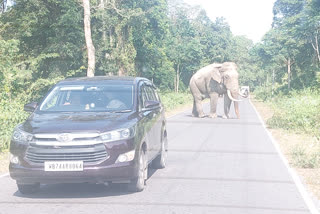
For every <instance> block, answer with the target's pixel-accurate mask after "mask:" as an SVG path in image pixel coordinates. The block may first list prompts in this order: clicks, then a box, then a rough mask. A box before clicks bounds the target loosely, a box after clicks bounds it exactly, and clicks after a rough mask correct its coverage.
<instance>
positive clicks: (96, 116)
mask: <svg viewBox="0 0 320 214" xmlns="http://www.w3.org/2000/svg"><path fill="white" fill-rule="evenodd" d="M134 120H135V113H132V112H129V113H108V112H79V113H40V114H37V113H33V114H31V115H30V117H29V118H28V120H27V121H26V122H25V123H24V124H23V129H24V131H26V132H29V133H32V134H40V133H72V132H95V133H96V132H98V133H102V132H107V131H110V130H115V129H119V128H125V127H126V128H127V127H130V126H132V125H133V124H134Z"/></svg>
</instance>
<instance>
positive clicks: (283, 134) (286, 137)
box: [251, 99, 320, 200]
mask: <svg viewBox="0 0 320 214" xmlns="http://www.w3.org/2000/svg"><path fill="white" fill-rule="evenodd" d="M251 101H252V103H253V104H254V106H255V107H256V109H257V111H258V112H259V114H260V116H261V117H262V119H263V120H264V122H265V123H266V122H267V120H268V119H269V118H271V117H272V116H273V110H272V108H271V107H270V106H268V105H267V104H265V103H263V102H261V101H258V100H255V99H251ZM267 128H268V130H269V131H270V133H271V134H272V136H273V138H274V139H275V141H276V142H277V143H278V145H279V147H280V149H281V152H282V153H283V154H284V155H285V157H286V159H287V160H288V162H289V164H290V167H292V168H293V169H294V170H295V171H296V172H297V173H298V175H299V177H300V179H301V180H302V183H304V184H305V186H306V188H307V189H308V191H309V192H311V193H312V195H314V196H315V197H316V198H317V199H318V200H319V199H320V180H319V177H320V169H319V168H298V167H296V166H295V165H294V158H295V157H294V155H293V151H295V150H296V149H297V148H298V147H299V146H302V145H303V146H304V147H309V148H310V149H312V147H313V145H314V143H315V142H314V141H315V139H314V138H313V137H311V136H308V135H305V134H297V133H290V132H288V131H287V130H283V129H272V128H270V127H267Z"/></svg>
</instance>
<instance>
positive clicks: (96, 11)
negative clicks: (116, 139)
mask: <svg viewBox="0 0 320 214" xmlns="http://www.w3.org/2000/svg"><path fill="white" fill-rule="evenodd" d="M8 2H10V5H9V4H8ZM90 4H91V31H92V39H93V43H94V45H95V49H96V52H95V55H96V66H95V68H96V69H95V74H96V75H132V76H144V77H147V78H149V79H151V80H153V82H154V83H155V84H156V85H157V86H158V87H159V88H160V89H162V90H169V91H170V90H175V91H179V90H180V91H181V90H182V91H185V90H186V89H187V88H188V83H189V80H190V77H191V76H192V74H193V73H194V72H195V71H196V70H197V69H199V68H200V67H202V66H204V65H207V64H209V63H213V62H224V61H234V62H236V63H237V64H238V66H239V68H240V69H239V71H240V81H241V83H240V84H241V85H249V86H250V87H251V89H257V90H259V91H260V92H261V93H260V94H264V98H265V99H268V98H270V97H272V96H276V95H277V94H287V93H289V91H290V90H291V89H295V90H302V89H305V88H311V89H310V90H311V91H313V93H317V92H315V91H316V89H317V88H319V83H320V75H319V66H320V50H319V48H320V47H319V36H320V35H319V34H320V24H319V23H320V15H319V14H320V3H319V1H318V0H277V1H276V2H275V4H274V9H273V13H274V21H273V25H272V29H271V30H270V31H269V32H267V33H266V35H265V36H264V38H263V40H262V41H261V42H260V43H257V44H253V42H252V41H251V40H249V39H247V38H246V37H243V36H234V35H233V34H232V32H231V30H230V27H229V25H228V23H227V22H226V21H225V19H224V18H222V17H221V18H217V19H216V20H210V19H209V17H208V16H207V14H206V12H205V10H204V9H203V8H201V7H192V6H189V5H187V4H185V3H184V2H183V1H182V0H152V1H150V0H130V1H124V0H91V1H90ZM0 6H1V7H0V99H1V100H0V112H1V123H0V126H1V127H0V138H1V139H2V140H3V139H5V140H4V141H5V142H4V143H2V144H5V145H7V142H8V141H7V139H8V133H10V132H11V131H12V127H13V126H14V125H15V124H16V123H18V122H19V121H21V120H22V119H23V118H25V114H24V113H22V106H23V104H24V103H26V102H28V101H31V100H39V99H40V98H41V96H42V95H43V93H44V92H46V91H47V90H48V89H49V88H50V87H51V86H52V85H53V84H54V83H55V82H57V81H58V80H60V79H64V78H67V77H76V76H85V75H86V65H87V55H86V45H85V38H84V29H83V7H82V5H81V1H79V0H11V1H0ZM7 121H11V122H7ZM0 144H1V142H0Z"/></svg>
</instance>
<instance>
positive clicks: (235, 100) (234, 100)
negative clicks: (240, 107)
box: [227, 90, 242, 102]
mask: <svg viewBox="0 0 320 214" xmlns="http://www.w3.org/2000/svg"><path fill="white" fill-rule="evenodd" d="M227 94H228V97H229V99H230V100H232V101H233V102H241V101H242V100H237V99H234V98H233V97H232V96H231V92H230V90H227Z"/></svg>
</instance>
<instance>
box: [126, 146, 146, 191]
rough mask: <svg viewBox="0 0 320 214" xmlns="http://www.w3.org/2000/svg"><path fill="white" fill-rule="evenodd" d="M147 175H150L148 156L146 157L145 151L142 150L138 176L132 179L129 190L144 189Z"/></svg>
mask: <svg viewBox="0 0 320 214" xmlns="http://www.w3.org/2000/svg"><path fill="white" fill-rule="evenodd" d="M147 177H148V163H147V158H146V154H145V152H144V151H141V154H140V157H139V170H138V177H137V178H135V179H133V180H131V182H130V183H129V184H128V190H129V191H130V192H141V191H142V190H143V189H144V186H145V184H146V180H147Z"/></svg>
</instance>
